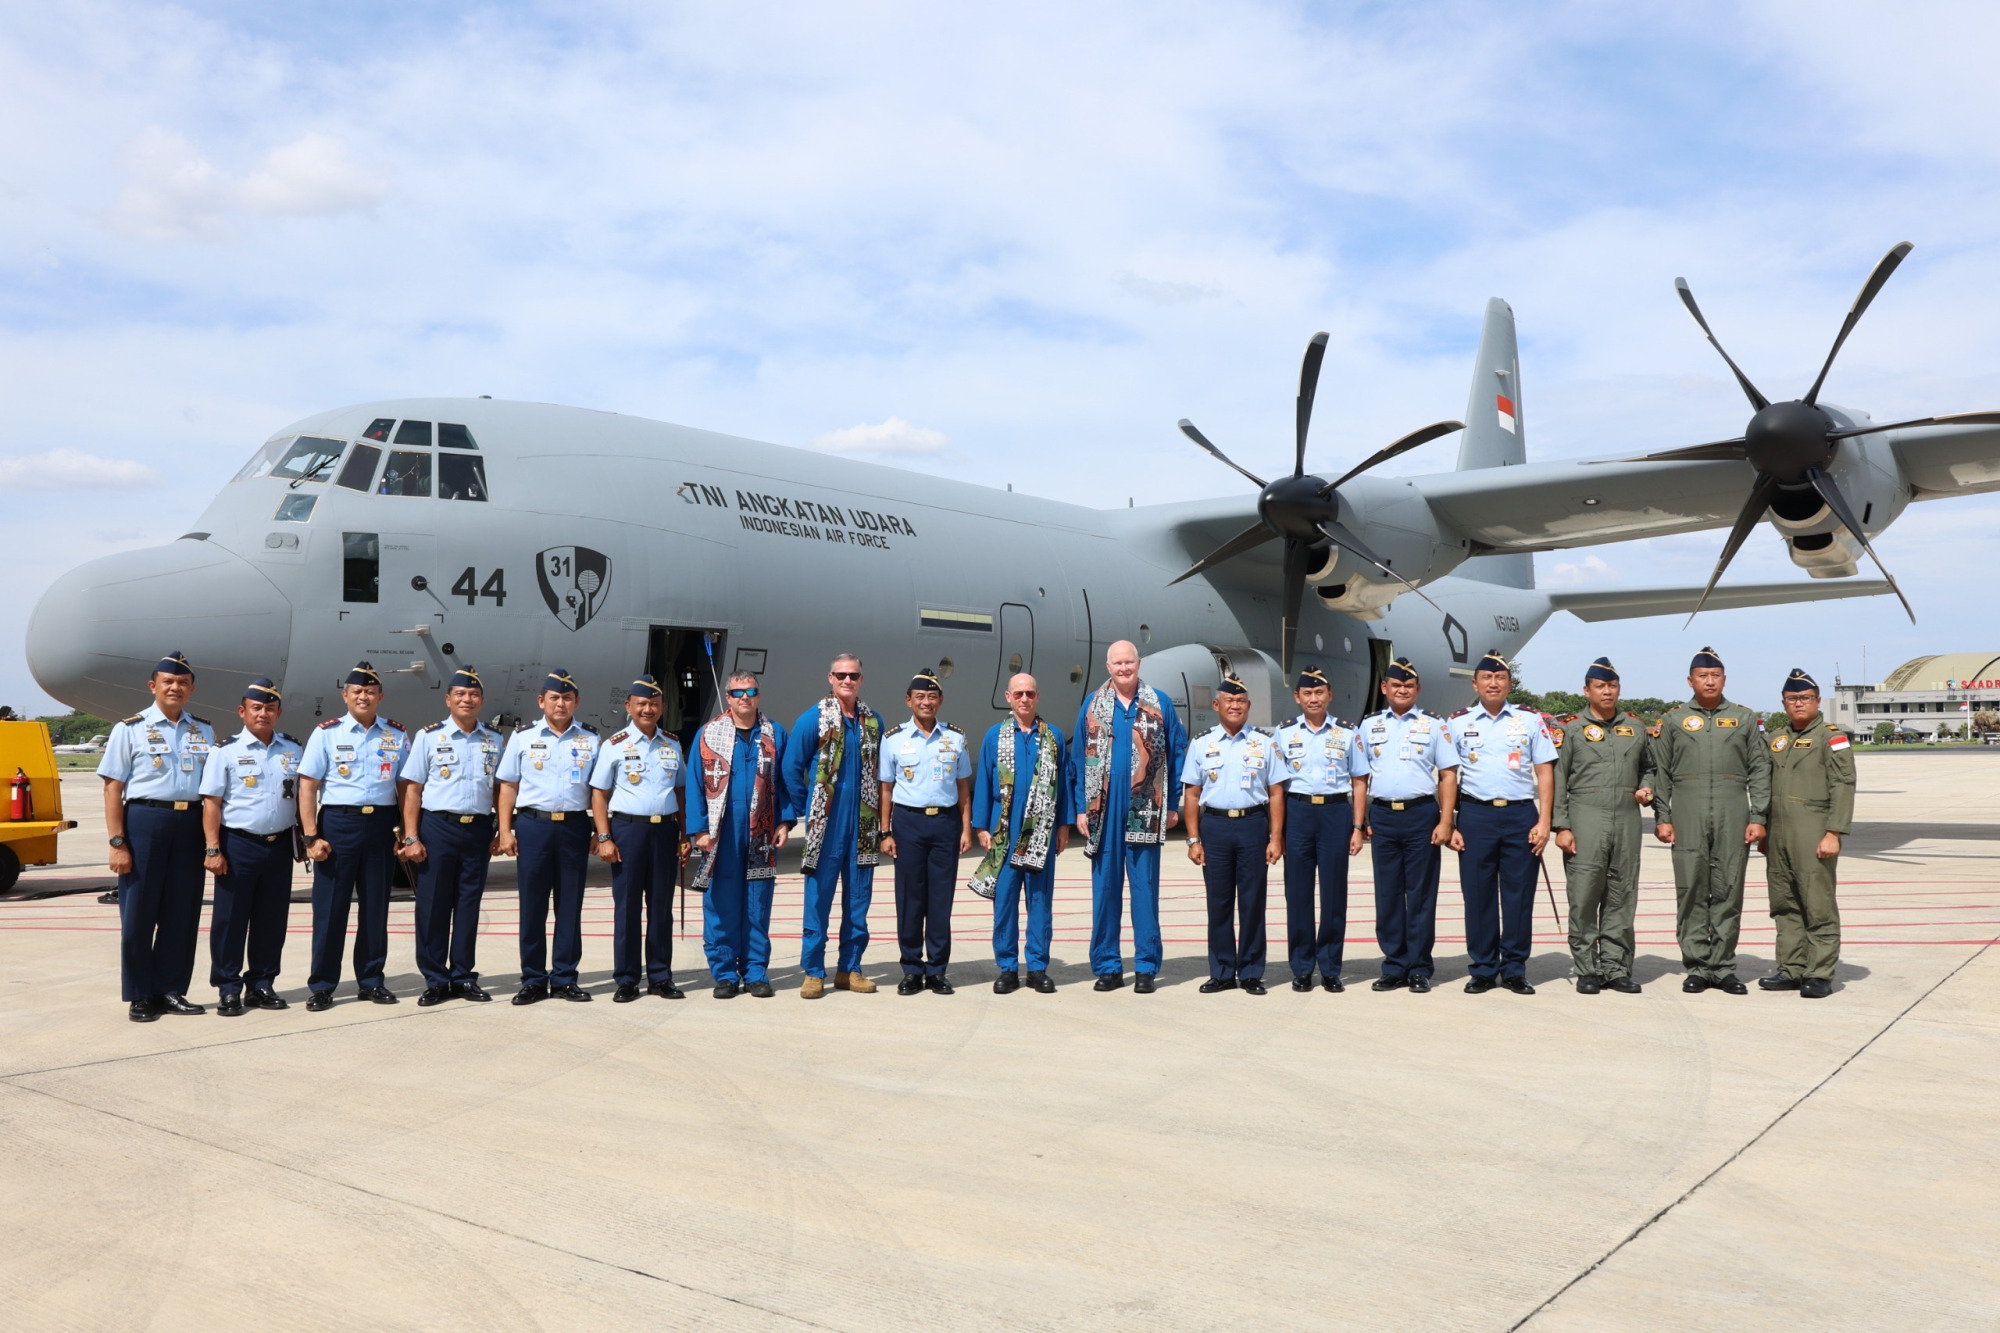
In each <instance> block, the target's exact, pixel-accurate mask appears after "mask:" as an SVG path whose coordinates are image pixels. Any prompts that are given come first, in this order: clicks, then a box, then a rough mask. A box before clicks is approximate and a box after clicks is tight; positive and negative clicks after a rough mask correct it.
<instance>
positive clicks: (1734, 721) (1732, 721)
mask: <svg viewBox="0 0 2000 1333" xmlns="http://www.w3.org/2000/svg"><path fill="white" fill-rule="evenodd" d="M1715 725H1716V726H1718V727H1739V726H1742V725H1743V719H1742V718H1740V717H1718V718H1717V719H1715Z"/></svg>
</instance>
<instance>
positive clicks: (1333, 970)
mask: <svg viewBox="0 0 2000 1333" xmlns="http://www.w3.org/2000/svg"><path fill="white" fill-rule="evenodd" d="M1332 694H1333V689H1332V686H1331V683H1330V682H1329V681H1328V680H1327V678H1326V673H1325V672H1324V671H1322V670H1320V669H1319V668H1318V667H1316V666H1308V667H1306V668H1304V669H1303V670H1301V671H1300V672H1299V676H1298V686H1297V688H1296V689H1294V690H1293V692H1292V698H1293V699H1294V700H1295V701H1296V702H1297V703H1298V705H1299V707H1300V708H1301V709H1304V710H1305V711H1304V712H1302V713H1300V714H1299V715H1298V716H1297V717H1295V718H1293V719H1292V720H1291V721H1290V722H1287V723H1285V724H1284V725H1283V726H1281V727H1279V728H1278V729H1277V730H1276V731H1275V732H1273V733H1272V736H1271V740H1272V742H1273V743H1274V744H1275V745H1276V747H1277V751H1278V763H1279V764H1280V766H1281V768H1282V772H1283V776H1284V783H1285V933H1286V937H1287V939H1286V943H1287V945H1288V948H1287V950H1286V952H1287V956H1288V960H1289V961H1290V963H1291V965H1292V989H1293V990H1295V991H1310V990H1311V989H1312V984H1313V969H1314V968H1315V967H1317V968H1318V969H1319V976H1320V985H1322V986H1323V987H1325V988H1326V989H1327V990H1329V991H1333V992H1339V991H1341V990H1343V989H1345V986H1344V984H1343V983H1342V981H1341V979H1340V972H1341V968H1342V967H1343V966H1344V962H1345V957H1346V947H1347V870H1348V861H1349V859H1350V857H1351V856H1352V855H1353V851H1354V847H1355V843H1356V839H1355V837H1354V830H1355V822H1354V819H1355V811H1354V803H1353V787H1354V782H1353V776H1352V775H1353V766H1354V747H1355V746H1356V745H1357V744H1359V742H1358V740H1357V739H1356V732H1355V727H1354V725H1353V724H1352V723H1350V722H1343V721H1341V720H1340V719H1339V718H1337V717H1335V716H1333V715H1332V714H1331V713H1329V712H1327V704H1328V703H1329V702H1330V700H1331V698H1332ZM1315 715H1316V716H1317V717H1318V721H1317V722H1315V721H1314V720H1313V718H1314V717H1315ZM1315 879H1317V881H1318V893H1317V894H1315V893H1314V880H1315ZM1315 907H1317V908H1318V911H1317V914H1315V912H1314V908H1315ZM1315 915H1317V917H1318V923H1317V927H1315V923H1314V916H1315Z"/></svg>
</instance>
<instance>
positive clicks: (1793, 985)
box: [1757, 972, 1799, 990]
mask: <svg viewBox="0 0 2000 1333" xmlns="http://www.w3.org/2000/svg"><path fill="white" fill-rule="evenodd" d="M1798 988H1799V979H1798V978H1797V977H1794V976H1789V975H1787V974H1785V973H1783V972H1773V973H1772V974H1771V975H1770V976H1768V977H1758V978H1757V989H1758V990H1797V989H1798Z"/></svg>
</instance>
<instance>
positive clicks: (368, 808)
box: [361, 805, 375, 815]
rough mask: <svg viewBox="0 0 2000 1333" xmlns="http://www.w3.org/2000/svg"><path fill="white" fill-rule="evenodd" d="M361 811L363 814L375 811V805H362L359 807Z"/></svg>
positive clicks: (370, 813)
mask: <svg viewBox="0 0 2000 1333" xmlns="http://www.w3.org/2000/svg"><path fill="white" fill-rule="evenodd" d="M361 813H362V814H364V815H372V814H374V813H375V807H374V806H372V805H364V806H362V807H361Z"/></svg>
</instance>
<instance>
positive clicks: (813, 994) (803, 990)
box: [799, 977, 826, 1000]
mask: <svg viewBox="0 0 2000 1333" xmlns="http://www.w3.org/2000/svg"><path fill="white" fill-rule="evenodd" d="M825 993H826V978H824V977H807V978H806V979H805V980H804V981H801V982H800V983H799V998H800V999H801V1000H817V999H818V998H819V997H820V996H822V995H824V994H825Z"/></svg>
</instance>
